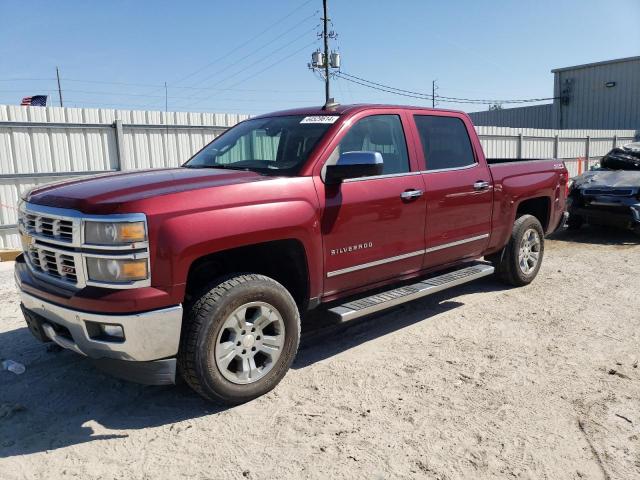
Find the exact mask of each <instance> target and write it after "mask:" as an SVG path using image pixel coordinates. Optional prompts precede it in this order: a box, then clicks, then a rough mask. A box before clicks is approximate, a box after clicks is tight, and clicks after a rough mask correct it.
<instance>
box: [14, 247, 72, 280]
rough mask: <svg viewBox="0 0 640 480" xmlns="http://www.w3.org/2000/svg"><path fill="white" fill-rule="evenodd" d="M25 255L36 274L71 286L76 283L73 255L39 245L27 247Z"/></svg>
mask: <svg viewBox="0 0 640 480" xmlns="http://www.w3.org/2000/svg"><path fill="white" fill-rule="evenodd" d="M27 254H28V256H29V263H30V264H31V266H32V268H33V269H34V270H35V271H36V272H40V273H44V274H47V275H50V276H51V277H53V278H55V279H57V280H61V281H64V282H68V283H71V284H73V285H76V284H77V283H78V273H77V270H76V259H75V257H74V256H73V255H71V254H67V253H62V252H60V251H58V250H53V249H49V248H46V247H42V246H40V245H31V246H29V249H28V252H27Z"/></svg>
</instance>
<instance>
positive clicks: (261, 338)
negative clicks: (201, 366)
mask: <svg viewBox="0 0 640 480" xmlns="http://www.w3.org/2000/svg"><path fill="white" fill-rule="evenodd" d="M284 338H285V329H284V321H283V320H282V315H280V312H278V310H277V309H276V308H275V307H274V306H273V305H270V304H268V303H265V302H251V303H245V304H244V305H242V306H240V307H238V308H237V309H236V310H234V311H233V313H232V314H231V315H229V316H228V317H227V319H226V320H225V322H224V324H223V325H222V328H221V329H220V333H218V338H217V340H216V345H215V348H214V356H215V361H216V366H217V367H218V369H219V370H220V373H221V374H222V376H223V377H224V378H226V379H227V380H229V381H230V382H232V383H236V384H240V385H246V384H248V383H254V382H257V381H258V380H260V379H261V378H262V377H264V376H265V375H266V374H267V373H269V372H270V371H271V369H272V368H273V367H274V365H275V364H276V363H277V361H278V358H280V355H281V353H282V349H283V347H284Z"/></svg>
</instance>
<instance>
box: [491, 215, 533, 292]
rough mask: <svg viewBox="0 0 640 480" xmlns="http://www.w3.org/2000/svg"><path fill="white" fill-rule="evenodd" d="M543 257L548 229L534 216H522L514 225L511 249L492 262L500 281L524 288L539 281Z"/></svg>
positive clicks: (509, 246) (506, 249) (507, 248)
mask: <svg viewBox="0 0 640 480" xmlns="http://www.w3.org/2000/svg"><path fill="white" fill-rule="evenodd" d="M543 256H544V230H543V229H542V225H540V221H539V220H538V219H537V218H536V217H534V216H533V215H522V216H521V217H518V218H517V219H516V221H515V222H514V224H513V230H512V232H511V238H510V239H509V243H507V246H506V247H504V250H503V251H502V252H500V253H498V254H495V255H493V256H491V257H490V258H489V259H490V260H491V261H492V262H493V264H494V265H495V267H496V275H497V276H498V278H500V280H502V281H503V282H505V283H508V284H509V285H514V286H516V287H520V286H523V285H527V284H529V283H531V282H532V281H533V279H534V278H536V275H538V271H539V270H540V265H541V264H542V257H543Z"/></svg>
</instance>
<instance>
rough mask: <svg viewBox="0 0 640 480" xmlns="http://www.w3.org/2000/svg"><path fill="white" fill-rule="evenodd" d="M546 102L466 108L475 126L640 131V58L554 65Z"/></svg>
mask: <svg viewBox="0 0 640 480" xmlns="http://www.w3.org/2000/svg"><path fill="white" fill-rule="evenodd" d="M551 72H552V73H553V74H554V89H553V97H554V98H555V100H554V101H553V103H552V104H551V103H550V104H545V105H534V106H530V107H520V108H508V109H503V110H491V111H485V112H475V113H471V114H470V115H471V118H472V119H473V121H474V122H475V123H476V125H492V126H502V127H516V128H555V129H634V130H640V57H629V58H620V59H617V60H607V61H604V62H596V63H588V64H585V65H576V66H574V67H565V68H557V69H554V70H552V71H551Z"/></svg>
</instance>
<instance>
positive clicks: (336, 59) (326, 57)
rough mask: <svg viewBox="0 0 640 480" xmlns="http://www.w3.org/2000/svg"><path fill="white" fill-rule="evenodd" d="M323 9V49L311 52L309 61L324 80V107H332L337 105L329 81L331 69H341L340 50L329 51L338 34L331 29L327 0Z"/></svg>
mask: <svg viewBox="0 0 640 480" xmlns="http://www.w3.org/2000/svg"><path fill="white" fill-rule="evenodd" d="M322 10H323V15H324V17H323V18H322V33H318V34H317V35H318V38H322V43H323V51H320V49H319V48H318V49H317V50H316V51H315V52H313V53H312V54H311V63H307V67H308V68H309V70H313V71H314V72H317V73H319V75H320V77H322V79H323V80H324V108H325V109H328V108H332V107H334V106H335V105H336V103H334V101H333V98H331V88H330V85H329V82H330V80H331V73H330V69H331V68H334V69H338V70H339V69H340V52H338V51H333V52H331V53H329V40H335V39H336V38H338V34H337V33H336V32H334V31H333V30H329V22H330V20H329V14H328V12H327V0H322Z"/></svg>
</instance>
